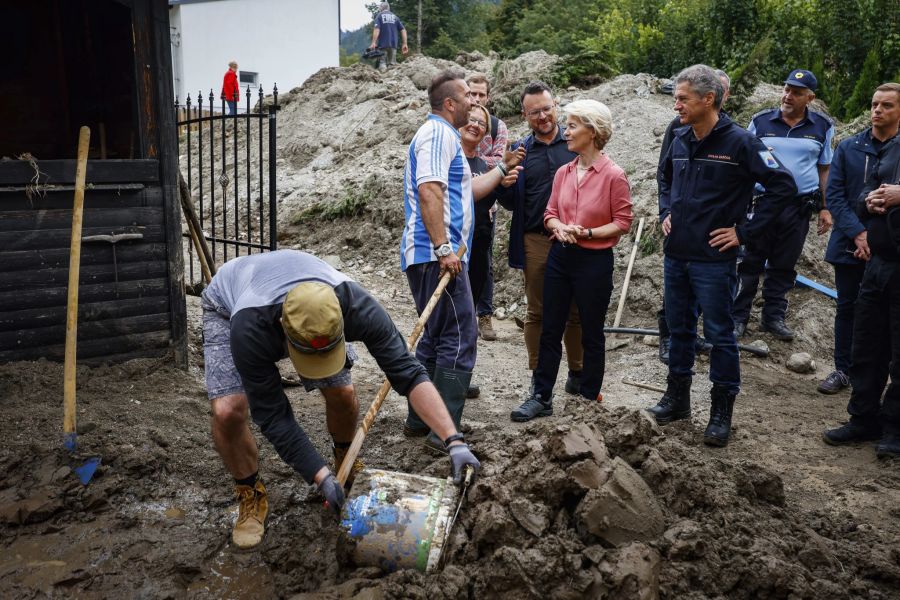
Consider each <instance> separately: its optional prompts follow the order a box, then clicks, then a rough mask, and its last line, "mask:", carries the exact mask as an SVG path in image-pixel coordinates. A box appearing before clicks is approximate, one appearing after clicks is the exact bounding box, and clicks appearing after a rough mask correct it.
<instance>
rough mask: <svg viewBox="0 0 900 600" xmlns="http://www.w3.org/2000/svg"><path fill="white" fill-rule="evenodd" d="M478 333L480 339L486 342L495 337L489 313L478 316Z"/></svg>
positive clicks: (491, 340)
mask: <svg viewBox="0 0 900 600" xmlns="http://www.w3.org/2000/svg"><path fill="white" fill-rule="evenodd" d="M478 333H480V334H481V339H483V340H484V341H486V342H493V341H494V340H496V339H497V332H496V331H494V324H493V323H492V322H491V315H482V316H480V317H478Z"/></svg>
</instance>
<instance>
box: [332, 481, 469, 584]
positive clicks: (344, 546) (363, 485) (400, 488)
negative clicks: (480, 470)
mask: <svg viewBox="0 0 900 600" xmlns="http://www.w3.org/2000/svg"><path fill="white" fill-rule="evenodd" d="M458 501H459V488H458V487H457V486H455V485H453V482H452V481H451V480H449V479H437V478H435V477H425V476H422V475H409V474H406V473H396V472H393V471H380V470H377V469H365V470H363V471H362V472H361V473H360V474H359V475H357V477H356V480H355V481H354V482H353V487H352V488H351V489H350V493H349V494H348V497H347V501H346V502H344V507H343V509H342V511H341V536H340V541H339V552H338V553H339V556H340V557H341V559H342V560H343V561H345V562H349V563H352V564H354V565H357V566H377V567H380V568H381V569H383V570H384V571H396V570H397V569H416V570H417V571H421V572H423V573H427V572H430V571H432V570H434V568H435V567H437V565H438V563H439V561H440V558H441V553H442V552H443V550H444V539H445V537H446V534H447V529H448V528H449V527H450V525H451V523H450V520H451V519H452V518H453V514H454V513H455V511H456V505H457V502H458Z"/></svg>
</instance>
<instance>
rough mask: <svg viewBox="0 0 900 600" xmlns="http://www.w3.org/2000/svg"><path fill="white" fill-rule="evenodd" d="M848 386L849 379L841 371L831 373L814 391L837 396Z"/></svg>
mask: <svg viewBox="0 0 900 600" xmlns="http://www.w3.org/2000/svg"><path fill="white" fill-rule="evenodd" d="M849 386H850V378H849V377H847V375H846V374H845V373H844V372H843V371H832V372H831V374H830V375H829V376H828V377H826V378H825V379H823V380H822V381H821V382H819V387H817V388H816V389H817V390H818V391H819V393H822V394H837V393H838V392H839V391H841V390H842V389H844V388H846V387H849Z"/></svg>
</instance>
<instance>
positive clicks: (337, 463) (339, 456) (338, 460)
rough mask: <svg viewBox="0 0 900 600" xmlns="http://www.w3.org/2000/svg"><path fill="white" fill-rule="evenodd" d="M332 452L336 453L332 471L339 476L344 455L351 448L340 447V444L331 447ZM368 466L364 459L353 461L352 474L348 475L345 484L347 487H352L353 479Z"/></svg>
mask: <svg viewBox="0 0 900 600" xmlns="http://www.w3.org/2000/svg"><path fill="white" fill-rule="evenodd" d="M331 450H332V452H333V453H334V465H333V467H334V468H333V469H332V471H333V472H334V474H335V476H337V473H338V471H340V470H341V465H342V464H344V457H346V456H347V451H349V450H350V446H347V447H346V448H340V447H338V446H332V447H331ZM365 468H366V465H365V464H364V463H363V461H361V460H359V459H358V458H357V459H356V460H354V461H353V466H352V467H350V474H349V475H348V476H347V483H345V484H344V487H345V488H346V489H348V490H349V489H350V488H351V487H352V486H353V481H354V480H355V479H356V476H357V475H359V472H360V471H362V470H363V469H365Z"/></svg>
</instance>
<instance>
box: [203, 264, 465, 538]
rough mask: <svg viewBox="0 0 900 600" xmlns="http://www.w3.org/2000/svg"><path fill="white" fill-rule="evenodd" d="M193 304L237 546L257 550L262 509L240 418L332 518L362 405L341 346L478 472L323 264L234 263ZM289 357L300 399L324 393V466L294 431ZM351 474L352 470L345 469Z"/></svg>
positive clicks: (393, 345) (407, 369) (406, 368)
mask: <svg viewBox="0 0 900 600" xmlns="http://www.w3.org/2000/svg"><path fill="white" fill-rule="evenodd" d="M201 306H202V307H203V358H204V369H205V373H206V387H207V392H208V396H209V399H210V401H211V407H212V435H213V441H214V443H215V446H216V450H217V451H218V452H219V456H221V457H222V461H223V462H224V463H225V467H226V468H227V469H228V471H229V472H230V473H231V475H232V477H234V480H235V491H236V494H237V496H238V499H239V501H240V506H239V514H238V518H237V522H236V523H235V525H234V530H233V532H232V541H233V543H234V545H235V546H237V547H238V548H242V549H246V548H252V547H254V546H256V545H257V544H259V542H260V541H261V540H262V537H263V534H264V532H265V522H266V517H267V515H268V509H269V501H268V496H267V494H266V488H265V486H264V485H263V483H262V481H261V480H260V478H259V462H258V450H257V446H256V441H255V440H254V438H253V434H252V433H251V432H250V427H249V425H248V422H247V415H248V410H249V413H250V416H252V418H253V422H254V423H256V424H257V425H258V426H259V428H260V430H261V431H262V433H263V435H264V436H266V438H267V439H268V440H269V441H270V442H271V443H272V445H273V446H274V447H275V450H276V451H277V452H278V455H279V456H280V457H281V458H282V460H284V461H285V462H286V463H288V464H289V465H290V466H291V467H293V468H294V470H296V471H297V473H299V474H300V475H301V476H302V477H303V479H304V480H305V481H306V482H307V483H315V484H316V485H317V486H318V488H319V491H320V492H321V493H322V495H323V496H324V497H325V499H326V501H327V505H328V506H329V507H330V508H332V509H333V510H334V511H335V512H337V513H339V512H340V510H341V505H342V504H343V501H344V492H343V490H342V489H341V486H340V485H339V484H338V483H337V480H336V478H335V475H334V474H335V473H336V472H337V470H338V469H339V468H340V465H341V463H342V462H343V460H344V457H345V456H346V454H347V450H348V448H349V447H350V443H351V442H352V440H353V436H354V434H355V433H356V420H357V414H358V407H359V404H358V402H357V399H356V393H355V391H354V389H353V383H352V380H351V377H350V369H351V368H352V367H353V363H354V361H355V360H356V358H357V357H356V353H355V352H354V350H353V347H352V346H351V345H350V344H348V343H346V342H350V341H361V342H363V343H364V344H365V345H366V348H367V349H368V350H369V352H370V353H371V355H372V356H373V357H374V358H375V361H376V362H377V363H378V366H379V367H380V368H381V369H382V370H383V371H384V372H385V374H386V375H387V378H388V380H389V381H390V382H391V385H392V386H393V388H394V390H395V391H396V392H397V393H399V394H402V395H405V396H407V397H408V398H409V402H410V403H411V405H413V406H415V408H416V410H417V411H418V414H420V415H421V417H422V419H423V420H424V421H425V422H426V423H428V424H429V426H430V427H431V428H432V429H433V430H434V431H435V432H437V433H438V435H439V436H440V437H441V439H443V440H445V441H446V442H447V444H448V445H449V446H450V449H449V452H450V458H451V462H452V464H453V469H455V470H454V471H453V473H454V476H455V477H457V479H458V478H459V476H460V473H462V469H463V467H464V466H465V465H473V466H474V467H475V468H476V469H477V468H478V467H479V466H480V465H479V464H478V460H477V459H476V458H475V457H474V456H473V455H472V453H471V452H470V451H469V449H468V446H467V445H466V444H465V443H464V442H463V440H462V435H460V434H457V432H456V429H455V428H454V426H453V421H452V419H451V418H450V415H448V414H447V411H446V409H445V408H444V405H443V403H442V402H441V400H440V396H439V395H438V392H437V390H436V389H435V387H434V385H432V384H431V382H430V381H428V375H427V374H426V373H425V369H424V368H422V365H421V364H419V362H418V361H417V360H416V359H415V358H414V357H413V356H412V355H410V353H409V351H408V350H407V346H406V341H405V340H404V339H403V336H402V335H401V334H400V332H399V331H398V330H397V328H396V327H395V326H394V323H393V321H391V318H390V316H388V314H387V312H386V311H385V310H384V308H382V306H381V304H380V303H379V302H378V301H377V300H376V299H375V298H373V297H372V296H371V295H369V293H368V292H366V291H365V290H364V289H363V288H362V287H361V286H360V285H359V284H358V283H356V282H355V281H352V280H351V279H350V278H348V277H347V276H346V275H343V274H341V273H339V272H338V271H336V270H335V269H333V268H332V267H330V266H329V265H328V264H326V263H325V262H323V261H321V260H319V259H318V258H316V257H314V256H312V255H310V254H306V253H303V252H298V251H296V250H279V251H276V252H267V253H265V254H254V255H250V256H242V257H239V258H235V259H233V260H231V261H228V262H227V263H225V265H223V266H222V267H221V268H220V269H219V271H218V272H217V273H216V276H215V277H213V279H212V281H211V282H210V284H209V286H208V287H207V288H206V290H205V291H204V292H203V296H202V299H201ZM287 357H290V359H291V362H292V363H293V365H294V368H295V369H296V370H297V373H298V374H299V375H300V381H301V383H302V384H303V386H304V387H305V388H306V390H307V391H312V390H314V389H318V390H321V391H322V395H323V396H324V397H325V418H326V424H327V428H328V433H329V434H330V435H331V438H332V440H333V452H334V463H333V465H332V467H331V468H329V466H327V465H326V463H325V461H324V460H323V459H322V457H321V456H320V455H319V453H318V451H317V450H316V448H315V446H314V445H313V443H312V442H311V441H310V439H309V437H308V436H307V434H306V433H305V432H304V431H303V429H302V428H301V427H300V425H299V424H298V423H297V420H296V419H295V418H294V414H293V411H292V409H291V403H290V401H289V400H288V397H287V395H285V393H284V388H283V387H282V383H281V374H280V372H279V370H278V366H277V363H278V361H280V360H281V359H283V358H287ZM360 468H362V467H361V464H355V465H354V472H355V471H357V470H358V469H360ZM348 485H349V481H348Z"/></svg>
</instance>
